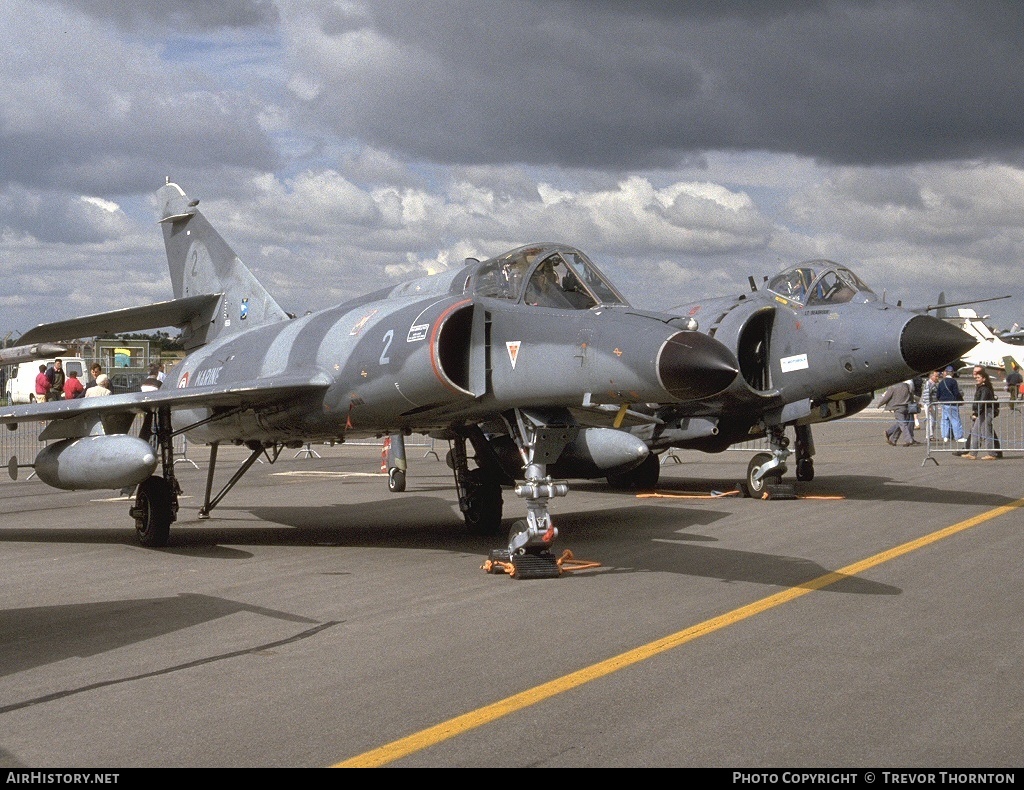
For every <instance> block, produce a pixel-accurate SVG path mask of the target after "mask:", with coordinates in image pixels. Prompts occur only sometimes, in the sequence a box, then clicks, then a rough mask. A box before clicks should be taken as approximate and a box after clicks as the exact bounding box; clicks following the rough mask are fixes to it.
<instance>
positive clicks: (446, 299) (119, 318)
mask: <svg viewBox="0 0 1024 790" xmlns="http://www.w3.org/2000/svg"><path fill="white" fill-rule="evenodd" d="M157 197H158V205H159V206H161V218H160V222H161V223H162V226H163V233H164V242H165V246H166V249H167V258H168V265H169V267H170V274H171V284H172V286H173V291H174V299H173V300H171V301H167V302H161V303H158V304H154V305H151V306H147V307H140V308H128V309H124V310H118V311H114V312H111V313H105V314H100V315H94V316H88V317H85V318H78V319H71V320H67V321H60V322H56V323H51V324H45V325H40V326H38V327H36V328H34V329H32V330H30V331H28V332H26V333H25V335H24V336H23V338H22V342H23V343H33V342H42V341H59V340H60V339H62V338H68V337H89V336H94V335H98V334H104V333H112V332H125V331H135V330H139V329H147V328H158V327H166V326H177V327H180V328H181V329H182V337H183V340H184V345H185V349H186V351H187V356H186V358H185V359H184V360H183V361H182V362H181V363H180V364H178V365H176V366H175V367H174V369H173V370H172V371H171V372H170V373H169V375H168V380H167V382H165V384H164V386H163V388H161V389H159V390H157V391H155V392H138V393H127V394H121V395H112V396H107V397H104V398H88V399H82V400H74V401H58V402H53V403H46V404H38V405H35V406H26V407H8V408H5V409H2V410H0V422H2V423H6V424H8V425H11V424H16V423H19V422H27V421H45V422H47V425H46V427H45V428H44V429H43V430H42V432H41V433H40V435H39V438H40V440H43V441H48V442H49V444H47V445H46V446H45V447H44V448H43V449H42V450H41V451H40V453H39V454H38V456H37V457H36V459H35V463H34V464H32V465H31V466H33V468H34V469H35V472H36V474H37V475H38V477H39V479H40V480H42V481H43V482H45V483H47V484H49V485H51V486H55V487H58V488H63V489H101V488H110V489H116V488H122V487H126V486H133V485H138V489H137V492H136V496H135V501H134V504H133V505H132V507H131V509H130V511H129V512H130V515H131V517H132V518H134V520H135V526H136V530H137V533H138V538H139V540H140V542H141V543H142V544H143V545H145V546H162V545H164V544H165V543H166V542H167V540H168V536H169V531H170V525H171V523H172V522H173V521H174V520H175V518H176V514H177V510H178V495H179V493H180V487H179V483H178V481H177V480H176V478H175V476H174V464H173V450H172V439H173V437H174V436H176V435H178V434H182V433H184V434H186V435H187V436H188V437H189V439H190V440H191V441H193V442H199V443H206V444H209V445H210V448H211V452H210V468H209V476H208V479H207V484H206V494H205V498H204V501H203V504H202V506H201V508H200V511H199V516H200V517H201V518H207V517H209V515H210V513H211V511H212V510H213V509H214V508H215V507H216V505H217V504H218V502H220V501H221V499H222V497H223V496H224V495H225V494H227V493H228V491H229V490H230V489H231V487H232V486H233V485H234V484H235V483H236V482H237V481H238V480H239V479H240V478H241V476H242V475H243V474H244V473H245V471H246V470H247V469H249V467H251V466H252V464H254V463H255V462H256V461H257V460H259V459H260V458H261V456H262V457H265V458H266V459H268V460H269V461H270V462H273V461H275V460H276V459H277V457H278V455H279V454H280V452H281V451H282V450H283V449H284V448H286V447H291V448H295V447H302V446H303V445H304V444H305V443H307V442H329V441H331V442H343V441H345V440H346V439H348V438H352V437H367V436H378V437H380V436H386V435H398V436H402V435H407V434H409V433H410V432H417V433H429V434H431V435H433V436H436V437H441V438H444V439H448V440H450V441H452V443H453V456H454V464H453V465H454V478H455V485H456V489H457V492H458V496H459V505H460V508H461V510H462V512H463V514H464V518H465V521H466V524H467V525H468V527H469V528H470V530H472V531H474V532H478V533H485V534H489V533H496V532H497V531H498V530H499V528H500V525H501V518H502V504H503V503H502V488H503V487H506V488H507V487H511V488H513V489H514V491H515V494H516V495H517V496H518V497H520V498H522V499H524V500H525V505H526V517H525V519H521V520H517V521H516V522H515V523H514V524H513V525H512V527H511V530H510V533H509V536H508V545H507V548H502V549H499V550H497V553H496V557H497V558H499V559H506V560H509V561H511V562H512V563H513V565H515V567H516V573H515V574H513V575H518V577H520V578H523V577H544V576H553V575H557V574H558V570H557V568H556V561H555V558H554V555H553V554H551V552H550V546H551V544H552V542H553V541H554V540H555V538H556V536H557V530H556V528H555V527H554V525H553V523H552V520H551V517H550V514H549V511H548V501H549V499H550V498H552V497H558V496H564V495H565V494H566V493H567V490H568V487H567V485H566V483H565V482H564V481H560V480H555V479H553V478H552V476H551V472H552V471H555V472H557V473H558V474H564V475H566V476H569V477H591V476H593V475H594V473H595V471H596V472H597V473H598V474H600V473H601V472H604V473H609V474H610V473H613V472H621V471H625V470H628V469H629V468H631V467H632V466H635V465H636V464H638V463H641V462H642V461H643V460H644V459H645V458H646V457H647V456H648V454H649V451H648V448H647V446H646V444H645V443H644V442H643V441H642V440H641V439H639V438H637V437H634V436H631V435H630V434H628V433H625V432H623V431H620V430H616V429H615V421H616V417H617V415H619V414H620V413H624V412H625V411H628V407H629V404H632V403H647V402H658V403H665V404H670V403H681V402H688V401H698V400H700V399H702V398H707V397H709V396H713V395H715V394H716V393H718V392H720V391H722V390H723V389H725V388H726V387H728V386H729V385H731V384H732V382H733V381H734V379H735V378H736V376H737V372H738V366H737V363H736V359H735V357H734V356H733V354H732V353H731V352H730V351H729V350H728V349H726V348H725V347H724V346H723V345H722V344H721V343H719V342H717V341H715V340H713V339H712V338H710V337H708V336H706V335H703V334H701V333H699V332H697V331H694V328H693V327H694V324H693V322H692V321H687V320H686V319H683V318H680V317H678V316H674V315H668V314H661V313H652V312H647V311H643V310H637V309H635V308H633V307H631V306H630V305H629V304H627V303H626V301H625V300H624V299H623V298H622V297H621V296H620V294H619V292H618V291H617V290H616V289H615V288H614V287H613V286H612V285H611V283H609V282H608V280H607V279H606V278H605V277H604V276H603V275H602V274H601V273H600V271H598V269H597V267H595V266H594V265H593V264H592V263H591V262H590V261H589V260H588V259H587V257H586V256H585V255H584V254H583V253H582V252H580V251H579V250H577V249H574V248H572V247H568V246H565V245H560V244H546V243H545V244H534V245H530V246H526V247H520V248H518V249H516V250H512V251H511V252H508V253H506V254H504V255H501V256H499V257H497V258H493V259H490V260H486V261H482V262H481V261H477V260H473V259H470V260H467V261H466V263H465V265H464V266H461V267H459V268H456V269H453V270H450V271H446V272H443V273H441V274H436V275H432V276H428V277H422V278H420V279H417V280H413V281H411V282H407V283H405V284H402V285H399V286H396V287H392V288H387V289H385V290H381V291H378V292H375V293H372V294H369V295H367V296H364V297H362V298H359V299H355V300H353V301H350V302H347V303H345V304H342V305H339V306H337V307H332V308H329V309H327V310H323V311H320V312H317V313H312V314H309V315H306V316H303V317H301V318H295V317H293V316H291V315H289V314H288V313H286V312H285V311H284V310H283V309H282V308H281V307H280V306H279V305H278V303H277V302H276V301H275V300H274V299H273V297H272V296H271V295H270V294H269V293H268V292H267V291H266V290H265V289H264V288H263V287H262V286H261V285H260V284H259V282H258V281H257V280H256V278H255V277H254V276H253V274H252V272H251V271H250V270H249V269H248V268H247V267H246V266H245V265H244V264H243V263H242V262H241V261H240V260H239V259H238V257H237V256H236V255H235V253H234V252H233V251H232V249H231V248H230V247H229V246H228V244H227V242H225V240H224V239H223V238H222V237H221V236H220V235H219V234H218V233H217V231H216V230H214V228H213V227H212V226H211V224H210V223H209V222H208V221H207V219H206V218H205V217H204V216H203V214H202V213H201V212H200V211H199V209H198V208H197V204H198V202H199V201H198V200H190V199H189V198H188V196H187V195H186V194H185V192H184V191H183V190H182V189H181V188H180V187H179V186H178V185H176V184H173V183H170V182H168V183H167V184H166V185H165V186H163V187H162V188H160V190H159V191H158V193H157ZM142 413H151V414H152V415H153V417H154V420H153V424H154V426H155V428H154V433H153V436H152V437H151V440H150V441H146V440H145V439H143V438H140V437H136V436H132V435H130V434H129V433H128V431H129V430H130V426H131V424H132V421H133V419H134V417H135V416H136V415H138V414H142ZM223 442H231V443H235V444H241V445H245V446H246V447H248V448H249V449H250V451H251V453H250V455H249V456H248V458H247V459H246V461H245V462H244V463H243V464H242V465H241V467H240V468H239V469H238V470H237V471H235V473H234V475H233V476H232V477H231V479H230V480H229V481H228V482H227V483H226V484H225V485H224V486H223V487H222V489H221V490H220V492H219V493H217V494H216V495H215V496H211V493H212V491H213V483H214V470H215V467H216V462H217V448H218V446H219V445H220V444H221V443H223ZM467 443H468V444H469V445H470V446H471V447H472V450H473V453H474V455H473V456H472V457H470V455H469V453H468V452H467V450H466V447H467ZM508 448H513V449H514V451H515V452H514V455H515V457H516V458H517V459H518V460H517V463H516V464H515V465H514V468H512V467H511V465H509V464H508V463H503V462H502V461H501V460H500V459H499V456H505V455H507V453H505V450H506V449H508ZM506 460H507V458H506ZM471 461H472V464H471V463H470V462H471ZM18 466H19V464H18V463H17V459H12V460H11V464H10V470H11V474H12V476H13V475H15V474H16V472H17V467H18ZM157 467H160V471H161V472H162V474H156V472H157ZM513 478H514V479H513ZM517 483H518V484H517ZM492 554H494V552H492Z"/></svg>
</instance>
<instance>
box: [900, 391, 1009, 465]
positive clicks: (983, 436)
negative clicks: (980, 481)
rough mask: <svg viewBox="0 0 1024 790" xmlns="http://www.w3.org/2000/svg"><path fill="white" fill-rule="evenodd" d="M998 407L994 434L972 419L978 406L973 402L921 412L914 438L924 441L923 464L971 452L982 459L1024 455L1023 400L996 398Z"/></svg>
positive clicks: (931, 407) (936, 405)
mask: <svg viewBox="0 0 1024 790" xmlns="http://www.w3.org/2000/svg"><path fill="white" fill-rule="evenodd" d="M996 404H998V407H999V414H997V415H996V416H995V417H993V418H992V424H991V428H992V430H991V433H990V432H989V430H988V428H987V424H986V422H985V421H984V420H980V421H979V420H976V419H975V418H973V417H972V412H973V411H974V410H975V406H976V404H975V403H974V402H973V401H968V400H964V401H955V402H954V401H947V402H944V403H933V404H930V405H929V406H928V408H927V409H922V410H921V414H920V415H919V417H918V422H919V423H920V428H917V429H915V431H916V433H915V438H916V439H917V440H918V441H922V440H923V441H924V445H925V458H924V461H922V462H921V463H922V465H923V464H925V463H927V462H928V461H929V460H931V461H933V462H934V463H936V464H937V463H938V460H937V456H942V455H946V456H962V455H965V454H967V453H970V454H971V455H973V456H977V457H979V458H981V457H984V456H988V455H993V456H995V457H996V458H1003V457H1005V454H1006V453H1011V454H1019V453H1024V401H1019V400H1018V401H1016V402H1014V401H1010V400H1006V399H1000V398H997V400H996ZM978 405H981V404H978ZM987 406H988V408H991V407H992V403H991V402H988V404H987ZM957 418H959V419H957ZM958 422H959V428H960V431H959V432H958V431H957V423H958ZM958 439H963V441H958Z"/></svg>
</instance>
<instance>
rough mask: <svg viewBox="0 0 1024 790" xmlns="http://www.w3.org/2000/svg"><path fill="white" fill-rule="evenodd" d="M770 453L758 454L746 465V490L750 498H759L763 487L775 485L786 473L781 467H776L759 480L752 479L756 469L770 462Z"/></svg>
mask: <svg viewBox="0 0 1024 790" xmlns="http://www.w3.org/2000/svg"><path fill="white" fill-rule="evenodd" d="M772 457H773V456H772V454H771V453H758V454H757V455H755V456H754V457H753V458H751V459H750V463H749V464H747V490H749V491H750V495H751V496H760V495H761V492H763V491H764V487H765V485H769V484H770V485H776V484H778V483H779V481H780V480H781V479H782V475H783V473H784V472H785V471H786V470H785V468H783V467H781V466H780V467H776V468H775V469H773V470H772V471H771V472H769V473H768V474H766V475H764V476H763V477H762V478H761V479H760V480H755V479H754V473H755V472H756V471H757V469H758V467H760V466H764V464H766V463H768V462H769V461H770V460H772Z"/></svg>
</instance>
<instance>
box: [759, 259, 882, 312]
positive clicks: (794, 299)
mask: <svg viewBox="0 0 1024 790" xmlns="http://www.w3.org/2000/svg"><path fill="white" fill-rule="evenodd" d="M768 290H769V291H771V292H772V293H773V294H776V295H777V296H781V297H782V298H783V299H784V300H785V301H786V302H791V303H795V304H799V305H803V306H812V305H822V304H841V303H843V302H875V301H877V300H878V297H877V296H876V295H875V292H874V291H872V290H871V289H870V288H868V286H867V285H866V284H865V283H864V281H863V280H861V279H860V277H858V276H857V275H856V274H854V273H853V271H851V270H850V269H848V268H846V267H845V266H840V265H839V264H838V263H835V262H833V261H827V260H815V261H804V262H803V263H798V264H797V265H796V266H791V267H790V268H788V269H784V270H783V271H782V272H780V273H779V274H777V275H775V276H774V277H773V278H772V279H771V280H769V281H768Z"/></svg>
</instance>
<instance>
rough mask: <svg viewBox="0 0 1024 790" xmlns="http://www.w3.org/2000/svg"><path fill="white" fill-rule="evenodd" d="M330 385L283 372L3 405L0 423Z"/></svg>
mask: <svg viewBox="0 0 1024 790" xmlns="http://www.w3.org/2000/svg"><path fill="white" fill-rule="evenodd" d="M328 386H330V381H329V379H328V378H327V377H326V376H324V375H323V374H317V375H314V376H281V377H276V378H266V379H260V380H258V381H252V382H241V383H238V382H236V383H233V384H223V385H213V386H209V387H188V388H183V389H176V388H168V389H159V390H155V391H153V392H127V393H124V394H122V395H105V396H103V397H100V398H76V399H74V400H62V401H52V402H47V403H36V404H29V405H27V406H7V407H0V424H6V425H15V424H17V423H20V422H49V421H51V420H64V419H68V418H71V417H78V416H79V415H90V416H98V417H101V416H103V415H107V414H115V413H119V412H120V413H124V412H137V413H142V412H144V411H146V410H148V409H152V408H153V407H158V406H169V407H170V409H171V410H172V411H175V410H179V409H196V408H203V407H207V406H211V407H213V406H219V407H232V406H237V407H246V408H257V409H258V408H261V407H266V406H270V405H274V404H277V403H280V402H282V401H289V400H292V399H294V398H297V397H300V396H302V395H309V394H313V393H318V392H324V391H326V389H327V388H328Z"/></svg>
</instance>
